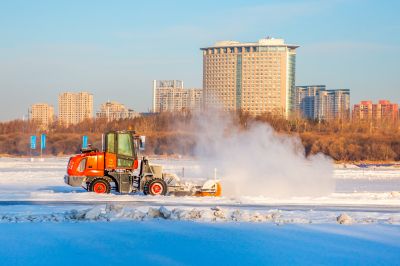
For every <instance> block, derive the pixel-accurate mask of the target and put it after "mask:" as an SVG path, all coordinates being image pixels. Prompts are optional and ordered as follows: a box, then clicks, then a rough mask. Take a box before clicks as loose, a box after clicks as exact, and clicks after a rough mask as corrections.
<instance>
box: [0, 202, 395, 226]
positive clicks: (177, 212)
mask: <svg viewBox="0 0 400 266" xmlns="http://www.w3.org/2000/svg"><path fill="white" fill-rule="evenodd" d="M351 215H352V216H353V217H350V216H349V215H348V214H340V215H339V216H338V214H337V213H336V212H334V211H314V210H308V211H304V210H297V211H286V210H278V209H269V210H265V211H260V210H251V209H235V208H221V207H218V206H217V207H211V208H207V207H196V208H193V207H190V208H189V207H186V208H185V207H165V206H161V207H157V206H148V207H145V206H141V207H137V206H136V205H135V206H131V205H126V204H124V205H119V204H103V205H97V206H94V207H92V208H88V209H70V210H67V211H64V212H51V211H50V212H48V213H46V212H45V213H43V212H42V213H40V212H39V213H32V212H30V213H27V211H22V212H20V213H15V212H14V213H8V214H0V223H29V222H85V221H103V222H110V221H150V220H171V221H193V222H207V223H208V222H217V223H219V222H223V223H226V222H229V223H237V222H239V223H273V224H278V225H279V224H311V223H315V224H321V223H322V224H323V223H336V222H337V223H339V224H352V223H358V224H370V223H385V224H400V214H398V213H373V212H353V213H352V214H351Z"/></svg>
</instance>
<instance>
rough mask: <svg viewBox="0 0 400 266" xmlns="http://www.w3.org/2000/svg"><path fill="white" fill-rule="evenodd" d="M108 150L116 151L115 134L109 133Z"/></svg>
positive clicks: (110, 151)
mask: <svg viewBox="0 0 400 266" xmlns="http://www.w3.org/2000/svg"><path fill="white" fill-rule="evenodd" d="M107 152H109V153H115V134H114V133H109V134H107Z"/></svg>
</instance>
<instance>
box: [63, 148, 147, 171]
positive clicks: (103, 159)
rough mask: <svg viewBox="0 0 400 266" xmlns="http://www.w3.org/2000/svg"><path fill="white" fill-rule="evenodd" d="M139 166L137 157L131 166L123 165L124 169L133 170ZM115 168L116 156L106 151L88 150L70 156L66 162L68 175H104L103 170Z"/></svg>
mask: <svg viewBox="0 0 400 266" xmlns="http://www.w3.org/2000/svg"><path fill="white" fill-rule="evenodd" d="M138 166H139V162H138V160H137V159H135V160H134V161H133V164H132V166H131V167H123V169H124V170H135V169H137V168H138ZM116 169H118V168H117V156H116V154H113V153H108V152H96V151H92V152H88V153H81V154H78V155H75V156H74V157H71V158H70V160H69V163H68V168H67V173H68V175H69V176H82V177H84V176H86V177H95V176H99V177H101V176H104V175H105V170H108V171H111V170H116Z"/></svg>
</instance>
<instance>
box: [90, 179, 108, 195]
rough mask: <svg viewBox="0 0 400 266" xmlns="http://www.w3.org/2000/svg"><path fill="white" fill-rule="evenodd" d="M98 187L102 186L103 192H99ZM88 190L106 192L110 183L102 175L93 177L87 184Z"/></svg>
mask: <svg viewBox="0 0 400 266" xmlns="http://www.w3.org/2000/svg"><path fill="white" fill-rule="evenodd" d="M98 187H102V188H104V189H103V190H102V191H104V192H100V191H99V189H98ZM88 191H90V192H96V193H99V194H103V193H104V194H108V193H110V192H111V185H110V182H109V180H108V179H106V178H103V177H97V178H95V179H93V180H92V181H91V182H90V183H89V184H88Z"/></svg>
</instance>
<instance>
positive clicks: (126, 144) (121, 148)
mask: <svg viewBox="0 0 400 266" xmlns="http://www.w3.org/2000/svg"><path fill="white" fill-rule="evenodd" d="M118 155H124V156H129V157H133V151H132V138H131V136H130V134H118Z"/></svg>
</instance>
